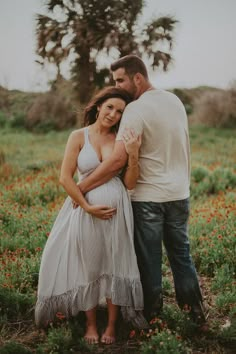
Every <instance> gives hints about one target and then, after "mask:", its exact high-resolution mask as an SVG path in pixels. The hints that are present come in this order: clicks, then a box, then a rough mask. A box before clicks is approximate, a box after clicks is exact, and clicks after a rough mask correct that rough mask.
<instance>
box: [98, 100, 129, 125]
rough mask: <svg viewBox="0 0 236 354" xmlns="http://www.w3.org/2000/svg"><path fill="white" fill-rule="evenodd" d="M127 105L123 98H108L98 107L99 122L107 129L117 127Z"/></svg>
mask: <svg viewBox="0 0 236 354" xmlns="http://www.w3.org/2000/svg"><path fill="white" fill-rule="evenodd" d="M125 106H126V103H125V101H123V100H122V99H121V98H108V99H107V100H106V101H104V102H103V103H102V104H101V105H100V106H98V118H97V120H98V121H99V122H100V123H101V124H102V125H103V126H104V127H107V128H111V127H113V126H114V125H116V124H117V123H118V122H119V121H120V119H121V116H122V113H123V111H124V109H125Z"/></svg>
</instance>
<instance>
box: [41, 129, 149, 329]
mask: <svg viewBox="0 0 236 354" xmlns="http://www.w3.org/2000/svg"><path fill="white" fill-rule="evenodd" d="M84 136H85V143H84V146H83V148H82V149H81V151H80V153H79V156H78V159H77V167H78V171H79V174H80V179H83V178H85V177H86V176H88V175H89V174H90V173H91V172H92V171H94V170H95V168H96V167H97V166H98V165H99V164H100V163H101V162H100V161H99V159H98V156H97V153H96V151H95V150H94V148H93V146H92V145H91V144H90V141H89V128H88V127H86V128H84ZM85 197H86V199H87V200H88V202H89V203H90V204H100V205H101V204H103V205H107V206H110V207H116V208H117V213H116V215H115V216H113V217H112V218H111V219H109V220H102V219H99V218H96V217H93V216H91V215H90V214H88V213H87V212H86V211H85V210H84V209H82V208H81V207H78V208H77V209H73V206H72V200H71V198H70V197H67V199H66V201H65V203H64V205H63V207H62V209H61V210H60V212H59V214H58V216H57V218H56V220H55V223H54V225H53V228H52V230H51V233H50V235H49V238H48V240H47V242H46V245H45V248H44V251H43V255H42V260H41V266H40V272H39V284H38V299H37V303H36V308H35V321H36V325H38V326H45V325H47V323H48V322H49V321H53V320H54V319H55V316H56V313H57V312H61V313H63V315H65V317H67V318H68V317H70V316H76V315H77V314H78V312H79V311H87V310H91V309H92V308H94V307H95V306H97V305H98V304H100V303H101V302H102V301H104V299H105V298H110V299H111V301H112V303H113V304H115V305H119V306H120V307H121V313H122V315H123V318H124V319H125V320H126V321H130V322H131V323H132V324H133V325H134V326H136V327H139V328H143V327H145V326H146V324H147V323H146V320H145V319H144V317H143V315H142V309H143V292H142V286H141V282H140V275H139V270H138V266H137V259H136V255H135V250H134V243H133V214H132V206H131V202H130V199H129V195H128V192H127V190H126V189H125V187H124V185H123V183H122V181H121V180H120V178H119V177H114V178H112V179H111V180H110V181H108V182H107V183H105V184H103V185H101V186H99V187H97V188H95V189H93V190H91V191H90V192H88V193H87V194H86V196H85Z"/></svg>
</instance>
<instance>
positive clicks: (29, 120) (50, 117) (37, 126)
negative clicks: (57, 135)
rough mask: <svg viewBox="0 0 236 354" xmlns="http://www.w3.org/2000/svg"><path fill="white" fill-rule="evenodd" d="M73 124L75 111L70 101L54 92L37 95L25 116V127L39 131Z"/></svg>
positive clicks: (58, 128) (62, 127)
mask: <svg viewBox="0 0 236 354" xmlns="http://www.w3.org/2000/svg"><path fill="white" fill-rule="evenodd" d="M75 124H76V113H75V112H74V111H73V110H72V106H71V104H70V102H69V101H66V100H65V98H64V97H63V96H62V95H61V94H56V93H55V92H50V93H45V94H42V95H40V96H38V97H37V98H36V100H35V101H34V103H33V104H32V106H31V108H30V109H29V111H28V113H27V116H26V128H27V129H29V130H33V131H39V132H47V131H49V130H53V129H54V130H62V129H66V128H69V127H72V126H74V125H75Z"/></svg>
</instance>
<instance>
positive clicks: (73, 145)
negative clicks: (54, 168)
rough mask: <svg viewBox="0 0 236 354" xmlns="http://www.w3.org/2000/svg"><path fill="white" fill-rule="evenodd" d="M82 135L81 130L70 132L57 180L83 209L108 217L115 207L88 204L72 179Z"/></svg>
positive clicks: (104, 217) (102, 217)
mask: <svg viewBox="0 0 236 354" xmlns="http://www.w3.org/2000/svg"><path fill="white" fill-rule="evenodd" d="M83 135H84V133H83V131H82V130H77V131H74V132H72V133H71V135H70V136H69V139H68V142H67V145H66V149H65V154H64V158H63V161H62V166H61V174H60V179H59V182H60V184H61V185H62V186H63V187H64V189H65V191H66V192H67V193H68V195H69V196H70V197H71V198H72V200H74V201H75V203H76V204H78V205H80V206H81V207H82V208H83V209H84V210H85V211H87V212H88V213H90V214H92V215H94V216H96V217H99V218H101V219H108V218H109V217H112V216H113V215H114V213H115V212H116V209H114V208H113V209H111V208H109V207H107V206H105V205H90V204H89V203H88V202H87V200H86V199H85V197H84V195H83V194H82V193H81V191H80V188H79V186H78V185H77V184H76V182H75V181H74V179H73V176H74V174H75V171H76V168H77V158H78V155H79V152H80V149H81V146H82V145H83V139H84V137H83Z"/></svg>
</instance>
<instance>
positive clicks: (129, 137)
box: [123, 130, 141, 190]
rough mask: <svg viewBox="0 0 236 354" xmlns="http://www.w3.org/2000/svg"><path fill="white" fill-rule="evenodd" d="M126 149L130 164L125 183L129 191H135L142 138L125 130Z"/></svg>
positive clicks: (125, 175) (124, 177) (125, 174)
mask: <svg viewBox="0 0 236 354" xmlns="http://www.w3.org/2000/svg"><path fill="white" fill-rule="evenodd" d="M123 141H124V144H125V149H126V152H127V154H128V164H127V167H126V170H125V173H124V176H123V182H124V184H125V186H126V188H127V189H129V190H131V189H134V187H135V186H136V183H137V179H138V176H139V163H138V159H139V148H140V146H141V136H140V135H139V136H136V135H135V133H134V131H133V130H125V132H124V134H123Z"/></svg>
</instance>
